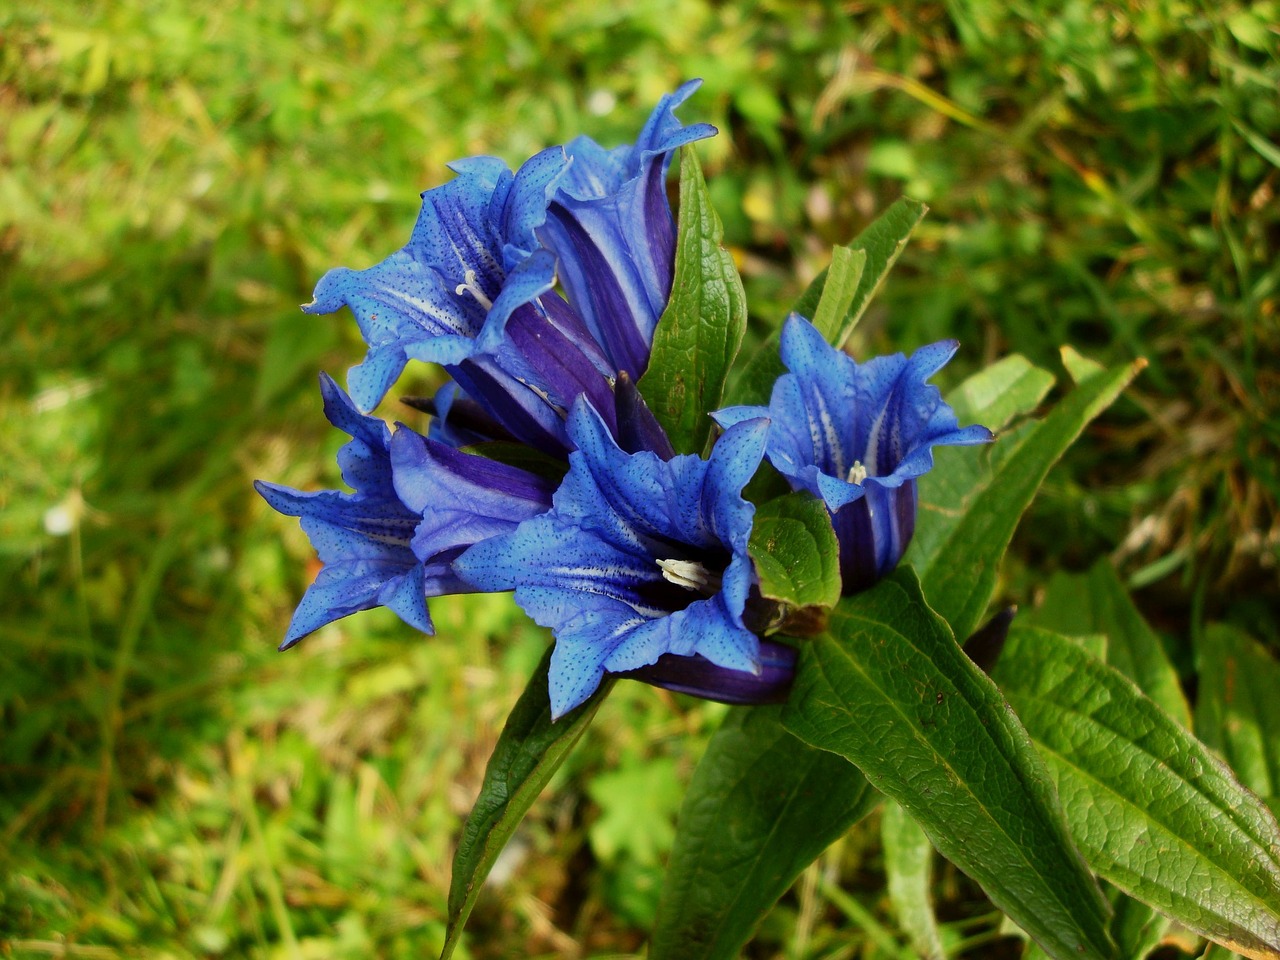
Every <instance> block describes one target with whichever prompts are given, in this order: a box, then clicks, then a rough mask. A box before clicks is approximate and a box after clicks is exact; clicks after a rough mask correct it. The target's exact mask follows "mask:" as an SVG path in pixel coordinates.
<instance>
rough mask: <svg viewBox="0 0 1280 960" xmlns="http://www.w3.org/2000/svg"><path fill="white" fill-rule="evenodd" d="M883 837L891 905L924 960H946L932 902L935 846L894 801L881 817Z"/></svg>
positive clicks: (885, 868)
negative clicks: (944, 959)
mask: <svg viewBox="0 0 1280 960" xmlns="http://www.w3.org/2000/svg"><path fill="white" fill-rule="evenodd" d="M880 836H881V839H882V840H883V841H884V872H885V877H886V879H887V880H888V887H889V901H890V902H891V903H892V904H893V910H894V912H895V913H896V914H897V915H898V924H899V926H901V927H902V929H903V931H904V932H905V933H906V934H907V936H908V937H910V938H911V945H912V947H913V948H914V949H915V951H916V953H918V954H919V955H920V956H921V957H923V958H924V960H943V958H944V957H945V956H946V951H945V950H944V949H943V948H942V938H941V937H940V936H939V934H938V921H937V919H936V918H935V917H934V915H933V904H932V902H931V891H932V888H933V844H931V843H930V842H929V838H928V837H927V836H926V835H925V832H924V830H923V829H922V828H921V826H920V824H918V823H916V822H915V821H914V820H912V819H911V816H910V815H909V814H908V813H907V812H906V811H905V810H903V809H902V806H901V804H898V803H895V802H894V801H892V800H889V801H886V803H885V805H884V811H883V812H882V813H881V815H880Z"/></svg>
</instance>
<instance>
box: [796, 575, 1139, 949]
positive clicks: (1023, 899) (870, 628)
mask: <svg viewBox="0 0 1280 960" xmlns="http://www.w3.org/2000/svg"><path fill="white" fill-rule="evenodd" d="M782 718H783V725H784V726H785V727H786V728H787V729H788V730H790V731H791V732H792V733H794V734H795V735H796V736H797V737H799V738H800V739H802V740H804V741H805V742H806V743H808V744H810V745H812V746H815V747H819V748H821V749H824V750H831V751H833V752H836V753H839V754H840V755H841V756H844V757H847V758H848V759H849V760H851V761H852V762H854V763H856V764H857V765H858V766H859V768H860V769H861V770H862V772H863V773H864V774H866V776H867V779H868V780H869V781H870V782H871V784H872V785H873V786H874V787H876V789H878V790H880V791H881V792H882V793H884V794H885V795H886V796H889V797H892V798H893V799H894V800H896V801H897V802H898V803H900V804H901V805H902V806H903V808H904V809H905V810H906V811H907V812H908V813H909V814H911V816H912V817H913V818H914V819H915V820H916V822H917V823H919V824H920V825H921V827H923V828H924V831H925V833H926V834H927V835H928V837H929V839H930V840H931V841H932V842H933V845H934V847H935V848H937V850H938V851H939V852H941V853H942V854H943V855H944V856H945V857H947V858H948V859H949V860H951V862H952V863H954V864H955V865H956V866H958V867H959V868H960V869H962V870H963V871H964V872H965V873H967V874H968V875H969V876H971V877H973V879H975V880H976V881H977V882H978V883H979V884H981V885H982V887H983V889H984V890H986V892H987V894H988V896H990V897H991V900H992V902H993V903H995V904H996V906H998V907H1000V908H1001V909H1002V910H1004V912H1005V913H1006V914H1008V916H1009V917H1010V918H1011V919H1012V920H1013V921H1014V922H1015V923H1017V924H1018V925H1019V926H1021V927H1022V928H1023V929H1024V930H1026V931H1027V932H1028V933H1029V934H1030V935H1031V936H1032V937H1033V938H1034V939H1035V940H1036V941H1037V942H1038V943H1040V945H1041V946H1043V947H1044V948H1045V949H1046V950H1047V951H1048V952H1049V953H1050V954H1051V955H1053V956H1055V957H1058V958H1061V960H1070V958H1089V957H1094V958H1096V957H1109V956H1112V955H1114V953H1115V947H1114V944H1113V943H1112V942H1111V939H1110V935H1109V934H1108V931H1107V923H1108V920H1109V914H1110V909H1109V907H1108V906H1107V903H1106V901H1105V900H1104V899H1103V897H1102V894H1101V892H1100V891H1099V889H1098V886H1097V884H1096V883H1095V882H1094V879H1093V877H1092V876H1090V874H1089V872H1088V871H1087V870H1086V868H1085V865H1084V861H1083V860H1082V859H1081V858H1080V855H1079V853H1077V852H1076V850H1075V848H1074V846H1073V845H1072V843H1071V840H1070V837H1069V835H1068V831H1067V826H1066V822H1065V820H1064V818H1063V815H1062V811H1061V809H1060V808H1059V806H1058V801H1057V797H1056V795H1055V793H1054V790H1053V786H1052V782H1051V781H1050V779H1049V775H1048V772H1047V771H1046V769H1045V766H1044V762H1043V761H1042V760H1041V759H1040V757H1039V755H1038V754H1037V753H1036V750H1035V748H1034V747H1033V746H1032V744H1031V739H1030V737H1028V735H1027V732H1026V731H1025V730H1024V729H1023V728H1022V726H1021V725H1020V724H1019V723H1018V720H1017V718H1016V717H1015V716H1014V715H1013V713H1012V711H1010V710H1009V708H1008V705H1007V704H1006V703H1005V701H1004V698H1003V697H1002V696H1001V695H1000V691H999V690H997V689H996V687H995V685H994V684H993V683H992V682H991V680H990V679H989V678H988V677H987V676H986V675H985V674H984V673H982V671H980V670H979V669H978V668H977V667H975V666H974V665H973V663H972V662H970V660H969V659H968V657H966V656H965V655H964V653H963V652H962V651H961V650H960V648H959V646H957V645H956V642H955V639H954V637H953V636H952V634H951V631H950V630H949V629H948V628H947V624H946V623H945V621H943V620H942V618H940V617H939V616H937V614H935V613H934V612H933V611H932V610H930V609H929V607H928V606H927V605H926V604H925V602H924V597H923V595H922V594H921V590H920V585H919V583H918V581H917V580H916V579H915V576H914V574H913V573H912V572H911V571H910V570H908V569H902V568H900V569H899V570H898V571H897V572H896V573H895V574H894V575H893V576H892V577H891V578H889V579H887V580H884V581H882V582H881V583H879V584H878V585H877V586H876V587H874V588H873V589H871V590H868V591H867V592H865V593H861V594H858V595H856V596H853V597H848V598H846V599H844V600H842V601H841V602H840V604H839V605H838V606H837V607H836V609H835V610H833V611H832V613H831V626H830V628H829V630H828V632H827V633H826V634H824V635H822V636H820V637H817V638H815V639H814V640H812V641H810V642H809V643H807V644H805V646H804V647H803V648H801V657H800V664H799V666H798V669H797V676H796V683H795V687H794V689H793V690H792V692H791V698H790V700H789V701H788V702H787V704H786V706H785V707H784V708H783V715H782Z"/></svg>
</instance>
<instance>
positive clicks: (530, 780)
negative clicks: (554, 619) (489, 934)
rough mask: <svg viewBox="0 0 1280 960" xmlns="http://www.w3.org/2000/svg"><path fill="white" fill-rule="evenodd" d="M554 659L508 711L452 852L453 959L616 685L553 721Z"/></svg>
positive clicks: (449, 947) (447, 952)
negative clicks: (479, 903)
mask: <svg viewBox="0 0 1280 960" xmlns="http://www.w3.org/2000/svg"><path fill="white" fill-rule="evenodd" d="M550 665H551V651H550V650H548V651H547V653H546V655H545V656H544V657H543V658H542V662H541V663H540V664H539V665H538V669H537V671H536V672H535V673H534V675H533V678H532V679H531V680H530V681H529V685H528V686H527V687H525V689H524V692H523V693H522V694H520V699H519V700H517V701H516V705H515V707H514V709H512V711H511V715H510V716H509V717H507V724H506V726H505V727H503V729H502V734H501V736H499V737H498V744H497V746H496V747H495V748H494V750H493V756H491V757H490V758H489V766H488V767H486V768H485V772H484V782H483V783H482V784H481V786H480V796H479V797H477V798H476V803H475V806H474V807H472V809H471V815H470V816H469V817H467V822H466V825H465V826H464V827H463V828H462V837H461V838H460V839H459V841H458V850H457V852H456V853H455V854H454V857H453V878H452V880H451V882H450V884H449V927H448V934H447V935H446V938H445V943H444V949H443V950H442V951H441V953H440V957H441V960H448V958H449V957H450V956H451V955H452V954H453V951H454V949H455V948H456V947H457V946H458V940H459V939H460V938H461V936H462V928H463V926H464V925H465V924H466V922H467V917H468V916H470V914H471V908H472V907H474V906H475V903H476V898H477V897H479V896H480V889H481V886H482V885H483V884H484V879H485V877H487V876H488V875H489V871H490V870H491V869H492V868H493V864H494V861H496V860H497V859H498V854H500V853H501V852H502V848H503V847H504V846H506V844H507V841H508V840H510V839H511V835H512V834H513V833H515V830H516V827H517V826H519V824H520V821H521V820H522V819H523V818H524V815H525V814H526V813H527V812H528V811H529V808H530V807H531V806H533V802H534V801H535V800H536V799H538V794H539V793H541V792H542V788H543V787H545V786H546V785H547V782H548V781H549V780H550V779H551V777H552V775H553V774H554V773H555V772H556V770H558V769H559V768H560V764H562V763H564V760H565V758H566V757H567V756H568V755H569V751H570V750H572V749H573V746H574V744H576V743H577V742H578V740H579V738H580V737H581V736H582V734H583V732H584V731H585V730H586V729H587V725H588V724H589V723H590V722H591V719H592V717H594V716H595V714H596V710H597V709H599V707H600V704H601V703H602V702H603V701H604V698H605V695H606V694H607V693H608V691H609V687H610V686H611V685H612V681H609V680H606V681H605V682H604V683H603V684H601V686H600V688H599V690H597V691H596V693H595V695H594V696H593V697H592V698H591V699H590V700H588V701H587V702H586V703H584V704H583V705H582V706H580V707H578V708H577V709H576V710H573V711H571V712H570V713H567V714H565V715H564V716H563V717H561V718H560V719H559V720H556V721H552V719H551V700H550V696H549V694H548V691H547V671H548V670H549V668H550Z"/></svg>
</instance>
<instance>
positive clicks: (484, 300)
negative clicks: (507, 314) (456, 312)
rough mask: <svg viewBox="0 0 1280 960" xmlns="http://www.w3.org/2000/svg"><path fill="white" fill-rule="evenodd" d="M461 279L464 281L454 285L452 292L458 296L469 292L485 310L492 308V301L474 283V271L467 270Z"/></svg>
mask: <svg viewBox="0 0 1280 960" xmlns="http://www.w3.org/2000/svg"><path fill="white" fill-rule="evenodd" d="M463 280H464V281H465V282H464V283H460V284H458V285H457V286H456V287H454V288H453V292H454V293H456V294H457V295H458V296H462V295H463V294H464V293H469V294H471V295H472V296H473V297H475V298H476V303H478V304H480V306H482V307H484V308H485V309H486V310H492V309H493V301H492V300H490V299H489V298H488V297H486V296H485V295H484V291H483V290H481V289H480V287H479V285H478V284H477V283H476V272H475V271H474V270H468V271H467V272H466V274H465V275H464V276H463Z"/></svg>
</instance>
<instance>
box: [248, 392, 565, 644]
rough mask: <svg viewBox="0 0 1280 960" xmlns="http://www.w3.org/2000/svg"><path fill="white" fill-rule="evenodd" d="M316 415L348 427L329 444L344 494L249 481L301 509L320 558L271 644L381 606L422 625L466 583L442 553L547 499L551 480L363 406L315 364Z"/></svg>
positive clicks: (511, 522)
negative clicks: (431, 609) (341, 441)
mask: <svg viewBox="0 0 1280 960" xmlns="http://www.w3.org/2000/svg"><path fill="white" fill-rule="evenodd" d="M320 389H321V393H322V394H323V396H324V410H325V415H326V416H327V417H328V418H329V422H330V423H332V424H333V425H334V426H335V427H338V428H339V429H341V430H343V431H345V432H346V433H347V434H349V435H350V436H351V441H350V442H349V443H347V444H346V445H345V446H344V447H343V448H342V449H341V450H340V451H339V452H338V464H339V467H340V468H341V470H342V478H343V480H345V481H346V482H347V484H348V485H350V486H351V487H352V488H353V489H354V491H355V492H354V493H345V492H343V491H340V490H321V491H317V492H314V493H306V492H302V491H299V490H293V489H290V488H288V487H282V486H279V485H278V484H274V483H266V482H263V481H257V482H256V483H255V484H254V485H255V486H256V487H257V490H258V492H259V493H260V494H262V496H263V498H264V499H266V501H267V502H268V503H269V504H271V506H272V507H274V508H275V509H276V510H279V511H280V512H281V513H283V514H286V515H288V516H294V517H301V518H302V528H303V530H305V531H306V533H307V536H308V537H310V539H311V543H312V545H313V546H314V547H315V548H316V552H317V554H318V555H319V558H320V561H321V562H322V563H323V564H324V567H323V568H322V569H321V571H320V573H319V575H318V576H317V577H316V580H315V582H314V583H313V584H312V585H311V587H310V588H308V590H307V592H306V594H305V595H304V596H303V598H302V602H301V603H300V604H299V605H298V609H297V610H296V611H295V613H294V616H293V620H292V622H291V623H290V624H289V630H288V633H287V634H286V635H285V639H284V643H283V644H281V649H286V648H288V647H290V646H292V645H293V644H295V643H297V642H298V641H299V640H300V639H302V638H303V637H304V636H306V635H307V634H309V633H311V632H312V631H314V630H316V629H318V628H320V627H322V626H324V625H325V624H326V623H329V622H331V621H333V620H337V619H339V618H341V617H345V616H348V615H350V614H353V613H356V612H358V611H360V610H368V609H370V608H372V607H380V606H385V607H389V608H391V609H392V610H394V611H395V612H396V613H397V614H399V616H400V618H401V619H402V620H404V621H405V622H406V623H408V624H409V625H410V626H414V627H417V628H418V629H419V630H422V631H424V632H426V633H431V632H432V625H431V618H430V616H429V615H428V613H427V598H428V597H434V596H441V595H444V594H451V593H470V592H471V591H472V587H471V586H470V584H468V583H467V582H465V581H463V580H461V579H459V578H458V576H457V575H456V574H455V573H454V572H453V568H452V565H451V562H452V560H453V559H454V558H455V557H457V556H458V554H459V553H461V552H462V551H463V550H465V549H466V548H467V547H469V546H471V545H472V544H473V543H475V542H477V541H478V540H481V539H483V538H484V537H487V536H493V535H495V534H498V533H504V532H507V531H510V530H513V529H515V528H516V526H517V524H519V523H520V522H521V521H522V520H525V519H528V518H529V517H532V516H536V515H537V514H538V513H541V512H542V511H544V510H546V509H548V508H549V507H550V505H551V493H552V490H553V488H554V484H553V483H551V482H548V481H546V480H543V479H541V478H539V477H536V476H534V475H532V474H529V473H527V472H526V471H523V470H519V469H517V468H515V467H510V466H506V465H504V464H500V463H495V462H494V461H491V460H486V459H485V458H483V457H479V456H475V455H472V454H465V453H461V452H459V451H458V450H455V449H453V448H451V447H448V446H446V445H444V444H441V443H439V442H436V441H432V440H428V439H426V438H424V437H421V436H419V435H418V434H416V433H414V432H413V431H412V430H410V429H409V428H407V427H404V426H400V427H399V428H398V429H397V430H396V431H395V433H394V434H393V433H392V431H391V430H390V429H389V428H388V427H387V425H386V424H385V423H384V422H383V421H381V420H379V419H377V418H376V417H369V416H365V415H363V414H361V413H360V411H359V410H357V409H356V407H355V404H354V403H353V402H352V401H351V398H350V397H348V396H347V395H346V393H344V392H343V390H342V388H341V387H339V386H338V385H337V384H336V383H334V382H333V380H332V379H330V378H329V377H328V376H326V375H324V374H321V379H320Z"/></svg>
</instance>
